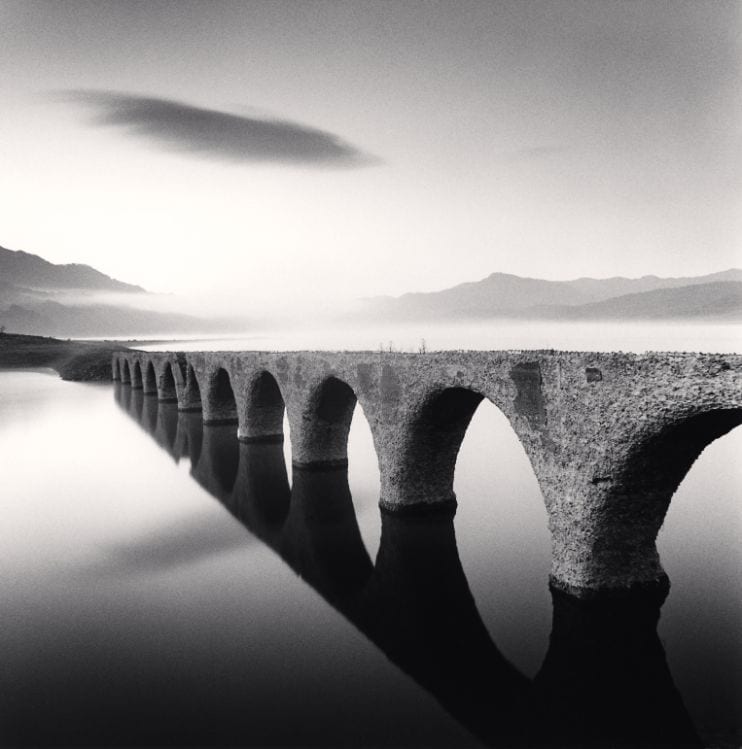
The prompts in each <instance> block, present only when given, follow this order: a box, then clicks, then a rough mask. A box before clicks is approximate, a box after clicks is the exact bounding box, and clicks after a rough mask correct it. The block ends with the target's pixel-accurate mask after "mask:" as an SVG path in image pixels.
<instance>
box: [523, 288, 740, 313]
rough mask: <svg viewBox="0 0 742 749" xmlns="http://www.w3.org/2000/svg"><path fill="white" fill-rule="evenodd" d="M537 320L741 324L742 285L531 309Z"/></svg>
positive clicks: (670, 290)
mask: <svg viewBox="0 0 742 749" xmlns="http://www.w3.org/2000/svg"><path fill="white" fill-rule="evenodd" d="M529 313H530V314H531V315H532V316H534V317H537V316H538V317H545V318H548V319H552V320H553V319H562V320H659V319H666V320H667V319H678V320H680V319H693V318H710V319H719V320H721V319H734V320H741V321H742V282H741V281H717V282H715V283H705V284H693V285H689V286H681V287H678V288H666V289H654V290H653V291H643V292H640V293H638V294H623V295H621V296H617V297H614V298H612V299H606V300H604V301H602V302H592V303H590V304H578V305H573V306H561V307H557V306H546V307H541V308H531V309H530V310H529Z"/></svg>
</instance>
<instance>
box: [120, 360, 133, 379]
mask: <svg viewBox="0 0 742 749" xmlns="http://www.w3.org/2000/svg"><path fill="white" fill-rule="evenodd" d="M119 367H120V371H121V382H122V383H123V384H124V385H130V384H131V370H130V368H129V362H128V360H127V359H126V358H124V357H122V358H121V359H119Z"/></svg>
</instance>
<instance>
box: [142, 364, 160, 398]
mask: <svg viewBox="0 0 742 749" xmlns="http://www.w3.org/2000/svg"><path fill="white" fill-rule="evenodd" d="M142 389H143V391H144V394H145V395H157V375H156V374H155V365H154V364H153V363H152V359H147V362H146V364H145V365H144V371H143V373H142Z"/></svg>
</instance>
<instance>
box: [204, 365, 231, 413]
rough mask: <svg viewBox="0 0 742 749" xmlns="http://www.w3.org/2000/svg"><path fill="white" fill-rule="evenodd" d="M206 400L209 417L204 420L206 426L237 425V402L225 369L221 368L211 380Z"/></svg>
mask: <svg viewBox="0 0 742 749" xmlns="http://www.w3.org/2000/svg"><path fill="white" fill-rule="evenodd" d="M206 398H207V404H208V417H206V418H204V424H236V423H237V401H236V399H235V397H234V390H233V389H232V383H231V381H230V378H229V373H228V372H227V370H226V369H224V367H219V369H217V370H216V372H214V374H213V375H212V376H211V377H210V378H209V384H208V390H207V394H206Z"/></svg>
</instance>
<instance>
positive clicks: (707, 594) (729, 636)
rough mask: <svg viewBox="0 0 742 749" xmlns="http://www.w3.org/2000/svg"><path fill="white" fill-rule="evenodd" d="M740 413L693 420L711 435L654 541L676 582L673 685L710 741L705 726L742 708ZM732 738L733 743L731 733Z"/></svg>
mask: <svg viewBox="0 0 742 749" xmlns="http://www.w3.org/2000/svg"><path fill="white" fill-rule="evenodd" d="M739 413H740V412H739V410H737V416H735V415H734V412H729V411H727V412H726V414H721V413H716V414H715V415H713V416H710V417H706V418H705V419H702V420H701V422H700V427H699V426H698V422H696V426H697V427H698V429H697V431H698V432H699V434H697V435H696V439H699V440H700V439H701V436H702V435H704V434H705V436H706V438H707V441H706V444H705V445H703V447H701V449H700V450H699V451H698V453H697V454H696V457H695V459H692V460H690V463H691V464H690V465H689V466H688V468H687V470H686V472H685V473H684V475H683V477H682V478H681V480H680V482H679V485H678V487H677V489H676V490H675V491H674V493H673V494H672V497H671V501H670V502H669V507H668V509H667V513H666V516H665V517H664V519H663V522H662V527H661V529H660V530H659V532H658V535H657V542H656V545H657V550H658V552H659V555H660V558H661V562H662V567H663V568H664V569H665V571H666V572H667V575H668V577H669V579H670V581H671V586H672V587H671V589H670V594H669V596H668V598H667V600H666V602H665V604H664V606H663V608H662V616H661V618H660V621H659V634H660V637H661V639H662V641H663V643H664V644H665V647H666V652H667V660H668V664H669V667H670V670H671V672H672V675H673V679H674V681H675V684H676V685H677V688H678V689H679V690H680V693H681V694H682V695H683V697H684V700H685V703H686V707H687V708H688V712H689V713H690V715H691V717H692V719H693V721H694V723H695V724H696V726H697V727H698V729H699V731H700V732H701V735H702V738H703V739H705V740H706V742H708V743H709V744H710V743H711V739H712V738H713V737H712V736H706V735H705V734H704V730H705V727H710V726H732V725H736V724H738V720H739V714H738V707H737V706H736V705H735V703H734V701H733V700H732V699H730V697H731V696H732V695H735V694H739V677H738V675H739V673H740V672H741V671H740V669H741V668H742V644H741V643H740V638H739V634H738V631H739V623H740V622H742V585H741V584H740V576H739V570H740V569H741V568H742V546H740V544H739V538H740V536H741V535H742V509H741V508H740V491H739V488H740V486H742V463H741V462H740V460H739V456H740V455H741V454H742V426H739V424H740V423H741V422H740V421H738V420H737V419H738V415H739ZM709 419H710V421H709ZM735 421H736V425H735V426H732V428H731V429H728V430H726V431H722V430H723V429H724V426H725V424H726V425H729V424H734V423H735ZM704 422H705V423H704ZM688 429H689V428H685V429H683V432H686V431H687V430H688ZM719 432H722V433H721V434H719ZM714 434H716V435H717V436H715V437H713V435H714ZM681 436H682V433H681ZM709 438H711V439H709ZM684 441H685V447H684V448H678V447H676V448H675V449H676V450H678V449H680V451H681V452H683V453H685V454H686V455H688V454H690V455H691V456H692V455H693V452H694V448H695V447H697V446H698V442H696V445H695V446H692V445H690V444H688V441H687V440H684ZM688 450H690V453H688ZM663 455H665V456H667V455H668V453H667V452H663ZM698 633H704V636H703V637H699V635H698ZM716 740H717V741H718V738H717V739H716ZM728 740H729V741H730V743H732V737H731V736H730V737H729V739H728Z"/></svg>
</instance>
